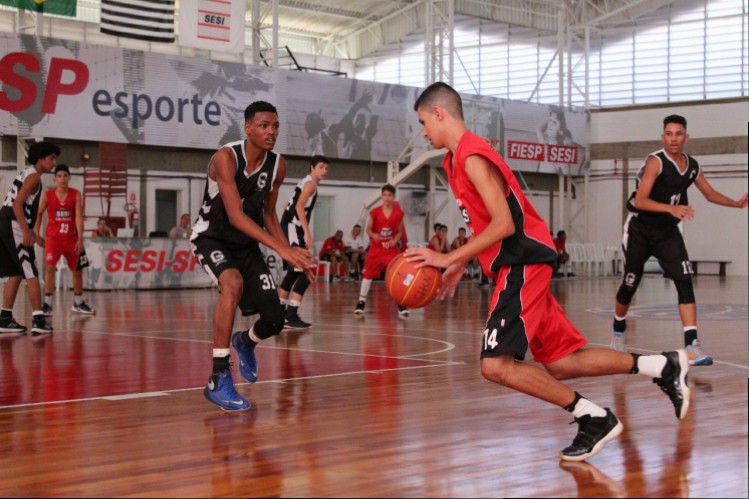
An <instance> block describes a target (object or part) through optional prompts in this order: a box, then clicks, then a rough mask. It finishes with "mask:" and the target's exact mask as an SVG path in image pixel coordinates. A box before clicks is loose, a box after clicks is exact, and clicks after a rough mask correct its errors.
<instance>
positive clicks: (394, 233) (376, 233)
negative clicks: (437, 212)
mask: <svg viewBox="0 0 749 499" xmlns="http://www.w3.org/2000/svg"><path fill="white" fill-rule="evenodd" d="M381 192H382V196H381V199H382V205H381V206H378V207H377V208H375V209H373V210H372V211H370V212H369V223H368V224H367V234H368V235H369V241H370V245H369V251H368V252H367V258H366V260H365V263H364V272H363V273H362V281H361V288H360V290H359V302H358V303H357V304H356V308H354V313H355V314H356V315H361V314H363V313H364V306H365V305H366V303H367V295H368V294H369V288H370V287H371V286H372V280H373V279H374V278H376V277H378V276H379V275H380V273H381V272H382V271H383V270H385V269H386V268H387V266H388V264H389V263H390V262H391V261H392V260H393V258H395V257H396V256H398V254H399V253H400V252H401V250H400V248H398V242H399V241H400V240H401V238H402V237H403V216H404V213H403V210H401V209H400V207H399V206H398V205H397V204H396V203H395V187H393V186H392V185H390V184H387V185H384V186H382V190H381ZM398 315H400V316H401V317H406V316H408V309H407V308H405V307H402V306H400V305H399V306H398Z"/></svg>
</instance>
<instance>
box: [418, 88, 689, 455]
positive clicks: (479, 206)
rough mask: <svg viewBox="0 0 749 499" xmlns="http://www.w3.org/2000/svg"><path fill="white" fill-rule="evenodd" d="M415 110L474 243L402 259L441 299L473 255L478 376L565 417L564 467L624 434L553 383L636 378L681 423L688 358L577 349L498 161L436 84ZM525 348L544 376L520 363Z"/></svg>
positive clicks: (545, 244)
mask: <svg viewBox="0 0 749 499" xmlns="http://www.w3.org/2000/svg"><path fill="white" fill-rule="evenodd" d="M414 110H415V111H416V112H417V114H418V116H419V122H420V123H421V124H422V125H423V127H424V136H425V137H426V138H427V139H428V140H429V141H430V142H431V144H432V146H434V147H435V148H442V147H447V148H448V153H447V155H446V156H445V159H444V161H443V168H444V169H445V172H446V173H447V177H448V181H449V183H450V188H451V189H452V191H453V194H454V195H455V199H456V200H457V203H458V207H459V208H460V210H461V212H462V215H463V220H464V221H465V223H466V225H467V226H468V228H469V230H470V231H471V232H472V234H473V236H474V237H472V238H471V239H470V240H469V241H468V243H467V244H465V245H464V246H461V247H460V248H458V249H456V250H455V251H452V252H450V253H447V254H441V253H437V252H434V251H431V250H429V249H426V248H418V249H409V250H408V251H407V253H406V254H407V255H408V257H409V260H411V261H417V262H420V266H424V265H433V266H435V267H442V268H445V269H447V270H445V272H444V274H443V279H442V284H443V288H442V289H441V290H440V295H439V296H440V298H444V297H445V296H446V295H447V294H448V293H449V295H450V296H453V295H454V294H455V289H456V286H457V284H458V282H459V281H460V277H461V276H462V275H463V272H464V270H465V266H466V263H467V262H468V261H469V260H470V259H471V257H472V256H473V255H478V257H479V262H480V263H481V266H482V267H483V270H484V272H485V273H486V274H487V275H489V276H490V277H491V278H493V279H494V280H495V286H496V287H495V290H494V293H493V296H492V300H491V304H490V308H489V314H488V319H487V322H486V327H485V329H484V332H483V342H482V349H481V374H482V375H483V376H484V377H485V378H486V379H488V380H489V381H492V382H494V383H497V384H499V385H503V386H507V387H509V388H513V389H515V390H518V391H520V392H522V393H525V394H528V395H531V396H533V397H536V398H539V399H541V400H544V401H546V402H549V403H552V404H554V405H557V406H559V407H562V408H564V409H566V410H567V411H569V412H571V413H572V414H573V416H574V418H575V422H576V423H577V424H578V425H579V430H578V434H577V436H576V437H575V439H574V440H573V442H572V444H571V445H570V446H568V447H566V448H565V449H563V450H562V452H561V455H560V457H561V459H563V460H568V461H583V460H586V459H588V458H589V457H591V456H593V455H595V454H597V453H598V452H599V451H600V450H601V448H602V447H603V446H604V445H605V444H606V443H607V442H608V441H610V440H612V439H613V438H615V437H616V436H617V435H619V434H620V433H621V431H622V428H623V427H622V424H621V422H619V420H618V419H617V417H616V416H615V415H614V414H613V413H612V412H611V410H610V409H608V408H605V409H604V408H602V407H600V406H598V405H596V404H594V403H593V402H591V401H590V400H588V399H586V398H584V397H582V396H581V395H580V394H579V393H577V392H575V391H573V390H572V389H571V388H569V387H567V386H566V385H564V384H562V383H561V382H560V381H559V380H563V379H569V378H576V377H580V376H601V375H605V374H625V373H633V374H634V373H640V374H643V375H645V376H648V377H651V378H654V382H655V383H657V384H658V385H659V386H660V388H661V389H662V390H663V391H664V392H665V393H666V394H667V395H668V396H669V398H670V399H671V402H672V403H673V405H674V407H675V409H676V416H677V417H678V418H679V419H683V418H684V417H685V416H686V414H687V411H688V409H689V395H690V391H689V387H688V386H687V379H686V376H687V371H688V370H689V361H688V359H687V354H686V352H685V351H684V350H678V351H675V352H667V353H663V354H661V355H637V354H627V353H623V352H617V351H614V350H609V349H603V348H589V349H588V348H586V349H583V348H582V347H583V346H584V345H585V344H586V343H587V341H586V339H585V338H583V336H582V335H581V334H580V332H579V331H578V330H577V329H576V328H575V326H573V325H572V323H571V322H570V321H569V319H567V317H566V316H565V314H564V311H563V310H562V307H561V306H559V304H558V303H557V302H556V300H555V299H554V297H553V296H552V294H551V291H550V287H549V286H550V280H551V275H552V273H553V272H554V270H555V267H556V262H557V253H556V251H555V249H554V243H553V242H552V240H551V235H550V233H549V229H548V227H547V225H546V223H545V222H544V221H543V220H542V219H541V217H539V215H538V214H537V213H536V210H535V209H534V208H533V206H532V205H531V204H530V202H528V200H527V199H526V197H525V195H524V194H523V192H522V190H521V188H520V185H519V184H518V182H517V180H515V176H514V175H513V172H512V171H511V170H510V167H509V166H507V164H506V163H505V162H504V160H503V159H502V157H501V156H500V155H499V154H498V153H497V152H496V151H494V150H493V149H492V148H491V147H490V146H489V145H488V144H487V143H486V141H485V140H484V139H482V138H481V137H479V136H477V135H475V134H473V133H472V132H470V131H468V129H467V128H466V125H465V121H464V119H463V104H462V101H461V98H460V95H459V94H458V93H457V92H456V91H455V90H454V89H453V88H452V87H450V86H449V85H447V84H445V83H442V82H438V83H434V84H432V85H430V86H429V87H427V88H426V90H424V92H423V93H422V94H421V96H419V98H418V100H417V101H416V104H415V105H414ZM528 348H530V351H531V353H532V354H533V356H534V359H535V360H536V362H538V363H540V364H543V367H544V368H545V369H540V368H538V367H536V366H535V365H531V364H528V363H525V362H518V361H521V360H523V359H524V357H525V352H526V350H527V349H528Z"/></svg>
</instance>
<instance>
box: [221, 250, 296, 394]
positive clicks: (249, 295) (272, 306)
mask: <svg viewBox="0 0 749 499" xmlns="http://www.w3.org/2000/svg"><path fill="white" fill-rule="evenodd" d="M240 268H241V272H242V275H243V277H244V291H243V293H242V297H241V299H240V302H239V307H240V308H241V310H242V311H243V313H244V311H245V310H253V311H255V312H257V313H258V314H260V319H258V320H257V321H256V322H255V324H253V325H252V327H251V328H249V329H246V330H240V331H236V332H235V333H234V334H233V335H232V338H231V344H232V346H233V347H234V349H235V350H236V351H237V354H238V356H239V372H240V374H241V375H242V377H243V378H244V379H246V380H247V381H248V382H250V383H254V382H255V381H257V378H258V364H257V358H256V357H255V347H256V346H257V345H258V343H260V342H261V341H263V340H266V339H268V338H270V337H272V336H275V335H277V334H278V333H280V332H281V330H283V326H284V313H285V310H284V308H283V307H282V306H281V301H280V300H279V298H278V292H277V291H276V284H275V282H274V280H273V275H272V274H271V272H270V271H269V270H268V266H267V265H266V263H265V259H264V258H263V254H262V253H261V252H260V249H259V248H258V249H256V250H255V249H253V250H250V251H245V252H244V256H243V258H242V262H241V267H240Z"/></svg>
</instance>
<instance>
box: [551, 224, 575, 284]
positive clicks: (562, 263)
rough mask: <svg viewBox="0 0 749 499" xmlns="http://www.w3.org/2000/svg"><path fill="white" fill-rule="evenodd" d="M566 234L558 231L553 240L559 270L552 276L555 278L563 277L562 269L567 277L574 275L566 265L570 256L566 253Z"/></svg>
mask: <svg viewBox="0 0 749 499" xmlns="http://www.w3.org/2000/svg"><path fill="white" fill-rule="evenodd" d="M566 246H567V234H566V233H565V232H564V231H563V230H560V231H559V232H557V237H555V238H554V247H555V248H556V249H557V254H558V255H559V268H558V269H557V273H556V274H554V276H555V277H563V276H564V269H565V268H566V269H567V277H574V275H575V274H573V273H572V272H570V268H569V266H568V265H567V263H568V262H569V261H570V254H569V253H567V249H566Z"/></svg>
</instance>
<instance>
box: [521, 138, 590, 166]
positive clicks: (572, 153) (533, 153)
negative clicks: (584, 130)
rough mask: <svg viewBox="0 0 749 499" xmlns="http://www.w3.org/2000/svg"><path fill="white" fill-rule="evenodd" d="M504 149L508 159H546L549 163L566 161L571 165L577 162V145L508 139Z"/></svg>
mask: <svg viewBox="0 0 749 499" xmlns="http://www.w3.org/2000/svg"><path fill="white" fill-rule="evenodd" d="M506 151H507V158H508V159H523V160H527V161H548V162H549V163H567V164H571V165H575V164H577V162H578V156H577V146H561V145H555V144H540V143H538V142H520V141H517V140H508V141H507V150H506Z"/></svg>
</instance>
